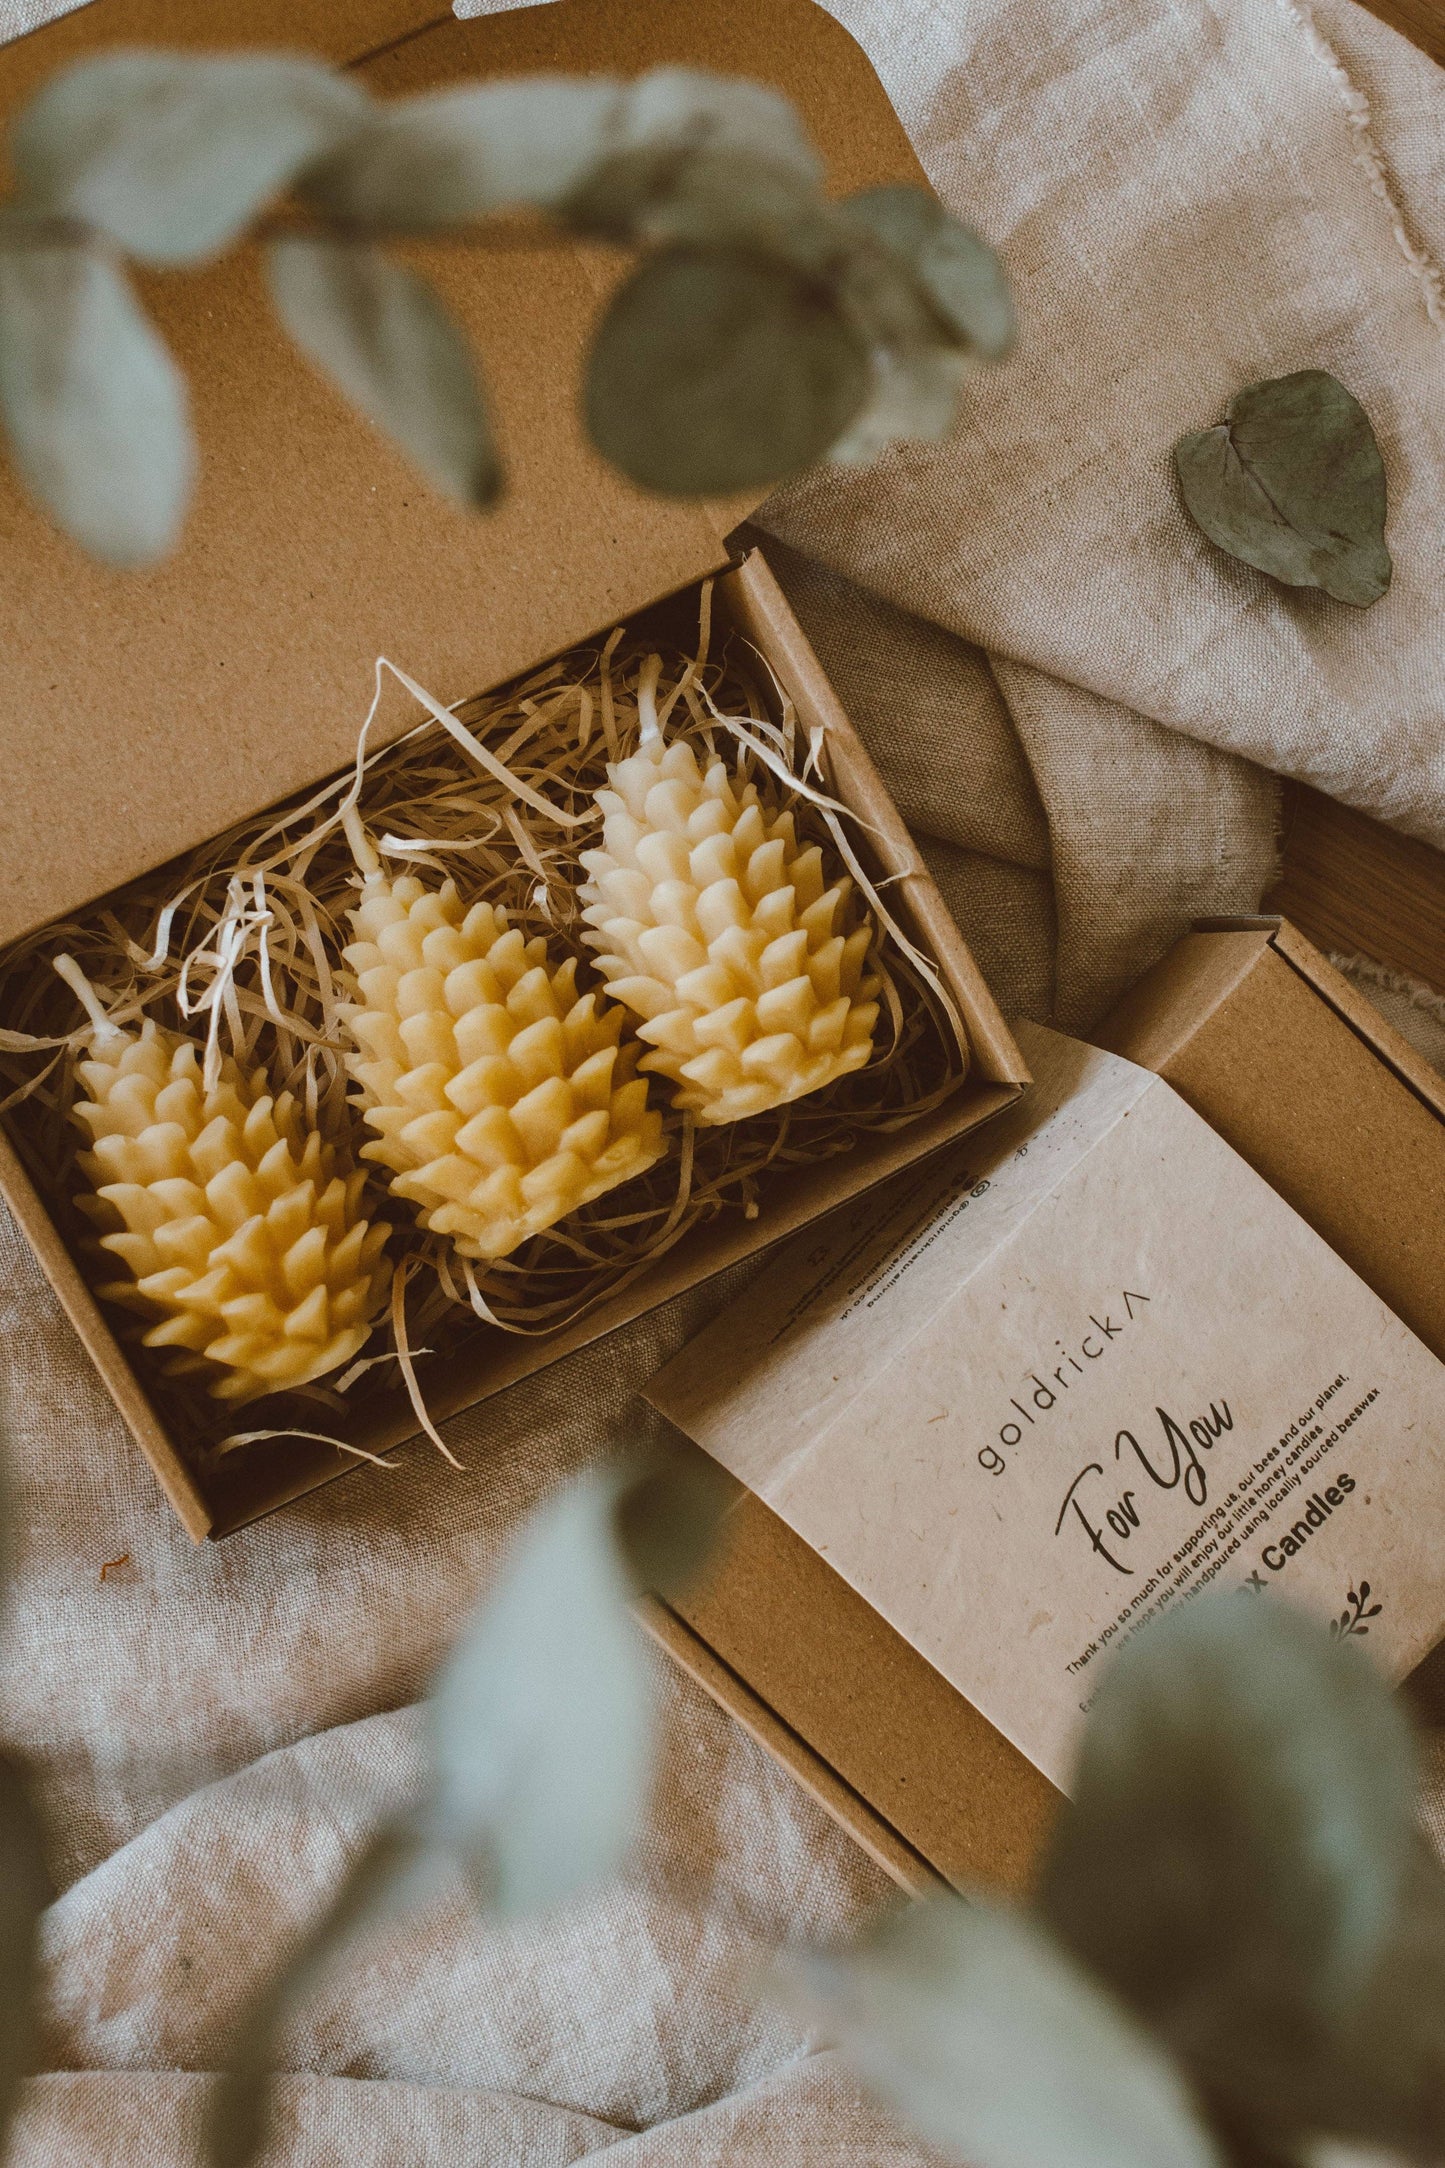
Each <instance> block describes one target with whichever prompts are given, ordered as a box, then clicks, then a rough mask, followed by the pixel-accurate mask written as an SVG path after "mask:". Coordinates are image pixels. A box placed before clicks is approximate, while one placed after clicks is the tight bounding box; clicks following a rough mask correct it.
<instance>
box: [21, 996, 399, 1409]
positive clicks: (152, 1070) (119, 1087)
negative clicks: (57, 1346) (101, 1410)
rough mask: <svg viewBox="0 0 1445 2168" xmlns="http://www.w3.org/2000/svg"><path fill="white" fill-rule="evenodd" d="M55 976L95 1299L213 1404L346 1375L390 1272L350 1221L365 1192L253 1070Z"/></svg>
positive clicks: (376, 1240)
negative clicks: (117, 1308)
mask: <svg viewBox="0 0 1445 2168" xmlns="http://www.w3.org/2000/svg"><path fill="white" fill-rule="evenodd" d="M56 969H57V971H59V972H60V974H61V976H62V978H64V979H65V981H66V983H67V984H68V985H69V986H71V987H72V988H73V989H74V991H75V992H76V994H77V995H78V996H79V998H80V1000H81V1001H82V1002H83V1004H84V1006H85V1009H86V1012H87V1014H88V1016H89V1018H90V1047H89V1058H88V1059H87V1060H85V1061H82V1062H81V1064H80V1077H81V1081H82V1083H83V1084H84V1086H85V1089H86V1090H87V1092H88V1093H89V1094H90V1096H89V1098H87V1099H82V1100H79V1101H78V1102H77V1103H76V1105H75V1107H74V1109H73V1116H74V1119H75V1121H76V1122H77V1124H78V1125H79V1127H80V1128H81V1129H82V1130H84V1131H85V1133H86V1134H87V1135H88V1136H89V1138H90V1141H91V1148H90V1150H89V1151H84V1152H82V1153H81V1154H80V1155H79V1164H80V1167H81V1171H82V1172H83V1173H84V1174H85V1175H86V1176H87V1178H88V1179H89V1181H90V1183H91V1184H92V1194H90V1195H83V1196H80V1197H78V1198H77V1199H76V1202H77V1204H78V1206H79V1207H80V1209H81V1210H82V1211H83V1212H84V1213H85V1214H86V1216H87V1217H88V1218H89V1219H90V1220H91V1221H92V1223H93V1224H94V1225H95V1226H96V1229H97V1232H98V1235H99V1241H100V1247H101V1248H102V1249H103V1250H104V1251H106V1252H107V1253H108V1255H110V1256H111V1257H113V1258H115V1259H116V1260H117V1261H118V1262H119V1263H120V1264H121V1265H123V1266H124V1268H125V1275H126V1276H125V1278H123V1279H119V1280H112V1281H110V1282H108V1283H107V1284H106V1285H104V1286H102V1287H101V1288H99V1289H98V1293H99V1294H100V1295H101V1296H102V1297H103V1298H105V1299H106V1300H108V1301H110V1302H115V1303H120V1304H123V1305H124V1306H125V1307H126V1308H127V1309H130V1310H135V1311H138V1312H139V1313H140V1315H141V1316H142V1317H143V1318H149V1319H152V1320H153V1321H154V1322H152V1323H151V1325H150V1328H149V1330H148V1331H146V1332H145V1333H144V1334H143V1336H142V1338H143V1341H144V1344H145V1345H146V1346H147V1347H152V1348H158V1349H161V1350H162V1351H164V1352H165V1357H166V1360H165V1367H166V1369H167V1370H168V1371H169V1372H170V1373H172V1374H173V1375H175V1374H180V1375H186V1376H190V1377H193V1378H195V1379H198V1380H199V1381H200V1382H201V1383H203V1384H204V1385H205V1386H206V1389H207V1390H208V1391H209V1392H210V1393H212V1394H214V1396H215V1397H216V1399H218V1400H231V1401H246V1400H254V1399H257V1398H258V1397H259V1396H260V1395H261V1394H262V1393H275V1392H284V1391H285V1390H286V1389H287V1388H288V1387H290V1386H296V1385H306V1384H309V1383H311V1381H312V1380H313V1379H316V1378H321V1377H326V1376H327V1375H329V1373H330V1372H332V1371H333V1370H338V1369H340V1368H341V1366H342V1364H343V1363H346V1362H348V1361H349V1360H350V1359H351V1357H352V1356H353V1355H355V1354H357V1353H358V1352H359V1351H360V1349H361V1347H362V1346H363V1344H364V1343H365V1341H366V1340H367V1339H368V1337H369V1336H370V1333H371V1328H372V1323H373V1320H374V1319H375V1317H376V1314H377V1311H378V1310H379V1308H380V1307H381V1304H382V1302H383V1300H384V1298H385V1295H386V1291H387V1286H388V1282H389V1278H390V1268H389V1266H388V1264H387V1262H386V1259H385V1258H384V1257H383V1255H382V1249H383V1246H384V1244H385V1242H386V1228H385V1226H384V1225H378V1226H370V1225H369V1224H368V1223H367V1221H366V1220H365V1219H364V1218H363V1217H362V1216H361V1200H362V1187H363V1183H364V1180H365V1176H364V1175H363V1174H362V1173H361V1172H360V1171H357V1172H355V1173H352V1174H343V1173H341V1172H339V1171H338V1170H337V1167H336V1164H335V1160H336V1155H335V1152H334V1150H333V1148H332V1147H331V1146H330V1145H328V1144H326V1143H324V1142H323V1141H322V1138H321V1137H320V1135H319V1134H318V1132H317V1131H316V1130H315V1129H313V1128H311V1127H310V1126H309V1125H308V1124H307V1123H306V1122H305V1120H304V1118H303V1116H302V1113H301V1110H300V1108H299V1107H298V1106H297V1104H296V1101H295V1099H294V1098H293V1097H292V1095H291V1094H290V1093H289V1092H283V1093H282V1094H281V1095H280V1096H279V1097H274V1096H273V1095H272V1092H271V1089H270V1085H269V1082H268V1080H267V1077H266V1074H265V1071H264V1070H263V1069H252V1070H250V1071H246V1070H243V1069H242V1068H241V1067H240V1065H239V1064H238V1063H237V1062H235V1061H233V1060H232V1059H231V1058H230V1057H229V1056H223V1057H222V1060H221V1064H220V1074H219V1077H218V1078H217V1081H216V1083H215V1084H214V1085H212V1086H210V1087H208V1086H207V1084H206V1081H205V1075H204V1070H203V1064H202V1056H201V1050H200V1048H199V1047H197V1046H196V1044H195V1042H194V1041H193V1040H191V1039H187V1038H183V1037H181V1036H179V1035H178V1034H177V1033H174V1032H170V1031H165V1030H163V1029H162V1028H161V1027H160V1026H159V1025H158V1024H156V1023H155V1022H154V1020H153V1019H149V1018H148V1019H147V1020H146V1022H145V1023H144V1024H143V1025H142V1027H141V1029H140V1031H139V1032H138V1033H137V1032H132V1031H127V1030H124V1029H122V1028H121V1027H120V1026H119V1025H117V1024H114V1023H112V1022H111V1021H110V1019H109V1018H108V1017H107V1016H106V1014H105V1012H104V1010H103V1009H102V1008H101V1006H100V1003H99V1002H98V1001H97V999H96V997H95V994H94V992H93V990H92V989H91V987H90V986H89V984H88V982H87V981H86V979H85V978H84V976H83V974H82V973H81V971H80V969H79V967H78V966H77V965H76V964H75V963H74V962H73V960H72V959H71V958H70V957H68V956H64V957H58V958H57V959H56Z"/></svg>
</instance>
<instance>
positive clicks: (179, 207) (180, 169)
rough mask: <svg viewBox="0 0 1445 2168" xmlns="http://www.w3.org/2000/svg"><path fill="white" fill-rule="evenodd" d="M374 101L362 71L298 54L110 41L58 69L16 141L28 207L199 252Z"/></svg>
mask: <svg viewBox="0 0 1445 2168" xmlns="http://www.w3.org/2000/svg"><path fill="white" fill-rule="evenodd" d="M367 110H368V107H367V100H366V98H365V97H364V95H363V93H362V92H361V91H360V90H359V89H358V88H357V86H356V85H355V84H354V83H351V82H348V81H347V80H346V79H345V78H343V77H341V76H338V75H334V74H333V73H332V72H331V71H330V69H328V68H323V67H321V66H320V65H319V64H317V63H316V62H314V61H309V60H299V59H293V58H291V57H290V56H289V55H286V54H281V53H252V54H245V55H238V56H237V57H235V58H229V57H227V58H216V57H213V56H211V55H204V56H198V55H195V54H190V53H168V52H154V51H143V50H142V51H132V52H111V53H105V54H103V55H102V56H101V57H100V58H99V59H96V60H85V61H81V62H80V63H79V64H78V65H77V66H75V67H73V68H67V69H66V70H65V72H64V73H63V74H61V75H58V76H56V77H54V78H53V79H52V80H51V81H50V82H49V83H47V84H46V86H45V88H44V89H43V90H42V91H41V92H40V93H39V95H38V96H37V97H35V98H34V99H33V100H32V101H31V103H30V104H29V105H28V106H27V107H26V108H25V110H24V112H23V113H22V114H21V116H20V119H19V121H18V123H17V125H16V128H15V131H14V134H13V136H12V139H11V149H12V156H13V158H14V164H15V173H16V178H17V181H18V182H19V186H20V191H21V194H22V197H23V198H24V200H25V201H26V203H27V205H28V206H29V207H31V208H34V209H41V210H44V211H47V212H50V213H52V214H59V215H62V216H66V217H70V218H75V219H79V220H81V221H82V222H83V223H85V224H87V225H90V226H93V227H95V228H96V229H97V230H98V231H100V232H102V233H105V234H108V235H109V236H110V237H111V239H112V240H114V241H116V242H118V243H119V244H120V246H121V247H122V248H124V249H126V250H128V251H129V253H130V254H131V255H133V256H138V257H140V258H141V259H142V260H143V261H145V262H147V263H156V264H186V263H195V262H197V261H199V260H200V259H202V258H203V257H207V256H213V255H215V254H216V252H217V251H218V250H220V249H222V248H224V247H225V246H226V244H227V243H228V242H230V241H232V240H234V239H235V238H236V236H237V235H238V234H239V233H241V232H242V231H243V229H244V228H245V227H246V226H247V225H248V224H249V223H250V220H251V218H252V217H253V215H254V214H255V212H256V211H258V210H259V209H260V207H261V206H262V205H263V204H264V203H267V202H269V201H270V199H271V198H272V197H274V196H276V195H277V194H279V193H280V192H281V191H282V190H283V189H285V188H286V187H288V186H289V184H290V183H291V181H292V180H293V179H294V178H295V176H296V175H297V174H298V173H300V172H301V171H302V170H303V168H304V167H306V166H307V165H309V164H311V163H312V161H313V160H315V159H317V158H319V157H320V156H322V154H323V153H324V152H327V151H329V150H331V149H333V148H334V146H335V145H336V144H337V143H339V142H341V141H342V140H343V138H344V137H345V136H346V135H348V134H349V133H350V132H351V131H352V130H353V129H355V128H356V127H358V126H359V125H360V123H361V122H362V121H363V120H364V118H365V116H366V113H367Z"/></svg>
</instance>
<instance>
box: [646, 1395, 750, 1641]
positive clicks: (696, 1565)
mask: <svg viewBox="0 0 1445 2168" xmlns="http://www.w3.org/2000/svg"><path fill="white" fill-rule="evenodd" d="M631 1420H632V1424H633V1427H634V1428H636V1427H638V1426H642V1427H644V1428H645V1429H646V1430H647V1431H649V1432H650V1433H651V1435H650V1436H649V1437H648V1438H647V1441H646V1443H645V1444H644V1445H643V1446H641V1447H640V1448H638V1449H636V1450H635V1451H634V1452H633V1454H632V1455H631V1456H630V1458H629V1460H628V1461H627V1462H626V1463H624V1468H623V1488H622V1490H621V1492H620V1494H619V1497H618V1501H617V1535H618V1541H619V1542H620V1543H621V1546H622V1550H623V1555H624V1556H625V1558H626V1559H627V1562H628V1566H629V1568H630V1570H631V1574H632V1578H633V1580H634V1582H635V1583H636V1585H637V1586H638V1587H639V1588H645V1589H649V1590H652V1591H654V1592H655V1593H656V1594H657V1595H659V1596H663V1597H665V1598H669V1599H670V1598H671V1597H673V1596H676V1595H680V1594H681V1593H682V1592H683V1591H684V1590H685V1589H687V1588H689V1587H691V1586H692V1585H693V1584H694V1583H696V1582H697V1581H698V1580H699V1579H701V1577H702V1576H703V1575H704V1574H705V1573H706V1571H707V1570H708V1568H709V1567H710V1566H711V1565H712V1564H713V1563H714V1561H715V1559H716V1556H717V1553H718V1551H719V1549H720V1547H721V1543H722V1537H723V1529H724V1524H725V1523H726V1520H727V1516H728V1514H729V1513H730V1511H731V1510H732V1507H733V1505H734V1503H735V1502H736V1499H737V1495H738V1487H737V1484H736V1483H735V1482H734V1480H733V1478H732V1477H731V1476H730V1475H728V1474H727V1473H726V1471H725V1470H724V1469H723V1468H721V1467H720V1466H719V1464H718V1463H717V1461H715V1460H714V1459H713V1457H712V1455H711V1454H710V1453H704V1452H703V1451H702V1449H701V1447H700V1446H696V1445H694V1444H693V1442H692V1440H691V1439H690V1438H688V1437H686V1436H685V1435H684V1434H683V1432H682V1431H680V1430H676V1429H674V1427H673V1425H672V1424H671V1423H669V1422H668V1420H667V1418H666V1417H665V1416H663V1415H659V1414H658V1412H657V1411H656V1410H655V1409H654V1408H651V1407H649V1406H648V1405H647V1403H646V1402H644V1401H639V1402H637V1403H636V1404H635V1406H634V1409H633V1410H632V1414H631Z"/></svg>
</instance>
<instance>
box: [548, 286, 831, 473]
mask: <svg viewBox="0 0 1445 2168" xmlns="http://www.w3.org/2000/svg"><path fill="white" fill-rule="evenodd" d="M868 384H869V371H868V358H867V354H866V351H865V350H864V347H863V344H862V341H861V339H860V338H859V335H858V334H857V332H856V331H855V330H854V329H853V328H852V327H851V326H850V325H849V324H848V323H846V322H845V321H844V319H843V317H842V315H841V314H840V312H839V310H838V308H837V306H836V303H835V301H834V298H833V296H832V295H831V293H830V292H829V291H828V289H827V288H826V287H825V286H823V285H821V284H820V283H819V282H818V281H816V280H814V279H810V278H809V277H807V276H806V275H805V274H803V273H801V272H798V271H795V270H792V269H790V268H789V267H788V266H786V265H783V264H779V263H776V262H773V261H771V260H769V259H767V258H765V257H762V256H758V255H754V254H752V253H751V252H749V251H746V250H741V249H718V250H705V249H699V248H688V247H680V248H675V249H666V250H662V251H660V252H659V253H658V254H657V255H655V256H652V257H650V258H648V259H647V261H645V262H644V263H643V264H642V265H641V266H640V267H639V268H638V270H636V271H635V272H634V273H633V275H632V276H631V277H630V278H629V279H627V280H626V281H625V282H624V283H623V285H622V286H621V287H619V289H618V290H617V292H616V293H615V294H614V295H613V297H612V300H611V303H610V305H609V307H608V309H607V311H606V314H605V315H604V317H603V319H602V323H601V326H600V328H599V330H598V333H597V338H596V341H595V344H594V346H593V349H592V353H591V356H590V358H589V360H588V365H587V381H586V390H585V405H586V416H587V425H588V429H589V431H590V433H591V436H592V440H593V442H594V443H595V444H596V446H597V448H598V450H599V451H601V452H602V453H603V454H604V455H605V457H607V458H608V459H610V460H612V461H613V463H614V464H615V465H617V466H619V467H620V468H621V469H622V470H623V472H624V473H625V474H627V475H630V476H631V478H632V479H633V480H634V481H636V482H640V483H641V484H642V485H643V486H644V487H645V488H648V489H655V490H659V491H661V492H663V493H664V494H666V495H670V496H699V497H702V496H713V495H720V494H722V493H724V492H726V491H731V490H742V489H764V488H766V487H768V486H769V485H770V484H772V483H774V482H781V481H784V480H786V479H787V478H788V477H789V476H790V475H793V474H797V473H798V472H800V471H801V469H802V468H804V467H806V466H809V465H811V464H812V462H813V461H814V460H816V459H819V458H821V457H822V456H823V454H824V453H825V452H826V451H827V450H828V448H829V446H830V445H832V444H834V443H836V442H837V440H838V438H839V437H841V436H842V434H843V432H844V430H845V429H846V428H847V426H848V424H849V422H850V421H851V420H852V419H853V417H854V415H855V414H856V413H857V412H858V410H859V409H860V407H861V406H862V405H863V402H864V400H865V398H866V396H867V392H868Z"/></svg>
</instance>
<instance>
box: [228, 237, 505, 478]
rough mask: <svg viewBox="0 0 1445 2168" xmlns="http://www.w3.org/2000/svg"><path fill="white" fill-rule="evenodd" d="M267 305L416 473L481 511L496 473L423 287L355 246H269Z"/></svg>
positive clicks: (444, 322)
mask: <svg viewBox="0 0 1445 2168" xmlns="http://www.w3.org/2000/svg"><path fill="white" fill-rule="evenodd" d="M266 262H267V270H268V273H269V276H270V281H271V293H272V298H273V299H274V301H275V303H276V307H277V310H278V312H279V313H280V316H281V320H282V322H283V323H284V324H285V326H286V329H287V330H288V331H289V332H290V334H291V336H292V338H293V339H294V340H295V341H296V343H297V345H298V346H299V347H300V348H301V349H302V351H303V352H304V353H306V354H308V355H309V356H310V357H311V359H312V361H314V362H315V363H316V365H317V367H318V368H320V369H323V370H324V371H325V372H326V374H327V375H328V376H330V377H331V378H332V380H333V381H334V382H335V383H336V384H337V385H339V387H340V389H341V390H342V391H343V392H345V394H346V396H347V397H348V398H349V399H350V400H351V401H352V402H353V404H354V405H356V406H358V407H359V408H360V409H361V411H362V413H363V414H366V415H368V416H369V417H370V418H371V420H372V421H374V422H375V423H376V425H377V427H378V428H380V429H383V430H385V431H386V433H387V435H388V436H390V437H392V438H393V439H394V440H395V441H396V443H397V444H399V445H400V446H401V448H402V450H403V451H404V452H406V453H407V454H408V455H409V456H410V457H411V458H412V459H413V460H415V462H416V464H417V465H418V466H419V467H420V468H421V469H422V471H423V473H425V474H427V475H429V476H430V477H431V479H432V480H433V481H434V482H435V483H436V484H437V485H438V487H439V488H441V489H444V490H445V491H446V492H447V493H448V494H449V495H450V496H453V497H457V498H460V500H461V501H462V502H463V503H464V504H471V505H476V506H478V507H480V508H482V509H485V508H486V507H487V506H488V505H491V504H494V503H495V502H496V499H497V496H498V493H499V491H500V488H501V468H500V465H499V462H498V459H497V452H496V447H495V445H494V443H493V441H492V433H491V427H490V424H489V423H488V420H487V413H486V408H485V406H484V404H483V401H482V393H481V387H480V385H479V384H478V381H477V374H476V369H475V367H474V365H473V361H472V356H471V350H470V348H469V347H468V345H467V341H466V339H465V337H464V335H463V333H462V331H461V330H460V328H459V327H458V325H457V324H456V323H454V322H453V320H452V318H451V317H450V316H449V315H448V313H447V311H446V309H445V308H444V307H443V305H442V303H441V301H440V300H439V299H438V297H437V295H436V294H435V292H434V291H433V290H432V288H431V287H430V286H428V285H427V284H426V282H425V280H423V279H420V278H418V277H417V276H416V274H415V273H414V272H412V271H407V270H405V269H403V268H402V267H401V266H400V265H398V264H393V263H389V262H388V261H387V259H386V258H385V257H384V256H381V255H379V254H378V253H377V252H376V250H375V249H372V248H368V247H366V246H365V245H364V244H362V243H360V242H346V241H328V240H310V239H296V240H285V241H274V242H272V244H271V246H270V248H269V249H268V250H267V254H266Z"/></svg>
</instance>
